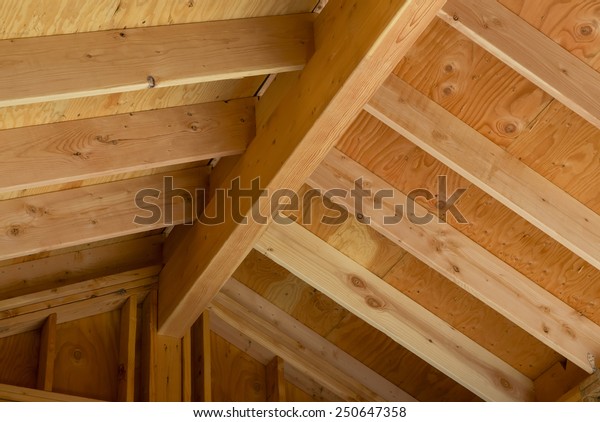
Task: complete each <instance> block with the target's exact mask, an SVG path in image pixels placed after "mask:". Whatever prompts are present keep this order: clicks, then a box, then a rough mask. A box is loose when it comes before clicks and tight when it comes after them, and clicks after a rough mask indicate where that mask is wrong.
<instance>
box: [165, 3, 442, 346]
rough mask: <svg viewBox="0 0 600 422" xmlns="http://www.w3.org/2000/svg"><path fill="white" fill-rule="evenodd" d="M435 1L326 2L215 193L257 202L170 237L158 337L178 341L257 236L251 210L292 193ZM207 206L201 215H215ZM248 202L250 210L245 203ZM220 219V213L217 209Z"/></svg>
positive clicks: (421, 26)
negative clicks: (237, 191) (323, 28)
mask: <svg viewBox="0 0 600 422" xmlns="http://www.w3.org/2000/svg"><path fill="white" fill-rule="evenodd" d="M443 3H444V0H435V1H431V0H429V1H425V0H391V1H389V2H386V3H385V4H382V3H381V2H380V1H377V0H354V1H341V0H335V1H334V0H332V1H330V2H329V4H328V6H327V7H326V8H325V10H324V11H323V12H322V13H321V14H320V15H319V16H318V18H317V20H319V21H321V20H322V22H324V24H327V25H328V32H327V34H324V37H323V39H322V40H321V41H320V45H319V46H318V48H317V49H316V51H315V54H314V55H313V56H312V58H311V59H310V60H309V62H308V63H307V65H306V67H305V69H304V71H303V72H302V74H301V75H300V76H299V79H298V81H297V83H296V84H295V85H294V86H293V87H292V88H291V89H290V90H289V91H288V93H287V94H286V95H285V97H284V100H283V101H282V102H281V103H280V104H279V105H278V106H277V107H276V108H275V110H274V112H273V114H272V115H271V117H270V118H269V119H268V120H267V122H266V123H265V124H264V125H263V126H262V127H261V128H260V130H258V133H257V136H256V138H255V139H254V140H253V141H252V143H251V144H250V146H249V147H248V149H247V150H246V152H245V153H244V154H243V155H242V156H241V158H240V160H239V161H238V162H237V163H236V164H235V166H233V168H232V170H231V171H230V172H229V176H227V177H226V178H225V180H224V181H223V183H222V184H221V187H223V188H227V187H228V186H230V183H231V182H232V181H233V180H234V179H238V180H239V181H240V185H241V186H242V187H250V185H251V181H252V180H255V179H258V180H259V181H260V185H261V186H260V187H261V189H264V190H265V191H266V192H267V197H266V198H265V199H266V200H265V201H260V203H259V201H258V198H255V199H254V200H253V201H252V202H253V203H252V204H249V203H245V204H241V208H240V214H241V215H242V216H246V217H248V224H245V225H240V224H238V223H236V221H234V217H233V216H232V215H231V214H232V213H231V212H230V206H226V207H225V210H224V211H225V222H224V223H223V224H220V225H202V224H196V225H194V226H193V227H186V228H185V230H186V233H185V234H184V235H181V236H176V238H177V239H179V240H180V242H179V243H180V244H179V245H177V246H175V248H173V250H174V252H173V253H172V254H171V256H170V258H169V259H168V260H167V262H166V265H165V268H164V270H163V271H162V273H161V276H160V281H159V284H160V287H159V301H158V306H159V331H160V332H161V333H163V334H168V335H172V336H181V335H183V333H184V332H185V330H187V329H188V328H189V327H190V326H191V325H192V324H193V323H194V321H195V320H196V319H197V318H198V317H199V316H200V314H201V313H202V311H203V310H204V309H205V308H206V306H207V304H208V303H209V302H210V301H211V300H212V298H213V297H214V296H215V295H216V293H217V292H218V291H219V289H220V288H221V286H222V285H223V284H224V283H225V282H226V281H227V279H228V278H229V277H230V276H231V274H232V273H233V271H234V269H235V268H236V267H237V265H239V264H240V262H241V261H242V260H243V259H244V257H245V256H246V254H247V253H248V252H249V251H250V250H251V249H252V246H253V244H254V242H255V241H256V240H257V239H258V237H259V236H260V235H261V233H262V232H263V231H264V229H265V228H266V225H265V224H260V223H259V222H257V221H255V219H253V218H252V212H253V209H254V210H256V209H258V210H260V213H261V215H270V214H271V209H270V208H271V207H270V201H269V199H270V197H271V195H273V192H275V191H276V190H277V189H280V188H286V189H291V190H298V189H299V188H300V187H301V185H302V183H303V182H304V179H306V177H308V176H309V175H310V173H312V171H313V170H314V169H315V168H316V166H317V165H318V164H319V162H320V161H321V160H322V159H323V158H324V157H325V154H326V153H327V151H328V150H329V149H330V148H331V147H332V146H333V145H334V143H335V142H336V141H337V139H338V137H339V135H340V134H341V133H343V132H344V130H346V128H347V127H348V126H349V125H350V124H351V122H352V121H353V119H354V118H355V117H356V116H357V115H358V113H359V112H360V111H361V109H362V107H363V106H364V105H365V104H366V102H367V101H368V100H369V98H370V97H371V95H372V94H373V93H374V92H375V90H376V89H377V88H378V87H379V86H380V85H381V83H382V82H383V81H384V80H385V78H386V77H387V76H388V75H389V74H390V72H391V71H392V70H393V68H394V66H396V65H397V63H398V61H399V60H400V59H401V58H402V57H403V56H404V54H405V53H406V51H407V50H408V49H409V48H410V47H411V46H412V44H413V43H414V41H415V40H416V39H417V38H418V36H419V35H420V34H421V33H422V31H423V30H425V28H426V27H427V25H428V24H429V22H431V20H432V19H433V18H434V17H435V14H436V12H437V11H438V9H439V8H440V7H441V5H442V4H443ZM218 202H219V201H218V200H214V199H213V200H211V201H210V202H209V203H208V205H207V207H206V210H207V215H211V216H214V215H216V214H217V210H218V209H219V206H220V205H222V204H218ZM248 202H250V201H248ZM221 213H223V209H222V208H221Z"/></svg>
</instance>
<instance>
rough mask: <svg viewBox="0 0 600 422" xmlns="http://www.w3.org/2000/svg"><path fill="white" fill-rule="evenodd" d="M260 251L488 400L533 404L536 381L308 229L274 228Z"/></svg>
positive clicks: (292, 225) (291, 225) (258, 245)
mask: <svg viewBox="0 0 600 422" xmlns="http://www.w3.org/2000/svg"><path fill="white" fill-rule="evenodd" d="M255 249H256V250H258V251H259V252H261V253H263V254H265V255H266V256H268V257H269V258H271V259H272V260H274V261H275V262H277V263H278V264H279V265H281V266H283V267H284V268H286V269H287V270H289V271H290V272H292V273H293V274H294V275H296V276H297V277H299V278H301V279H302V280H304V281H305V282H306V283H308V284H310V285H311V286H312V287H314V288H315V289H318V290H319V291H321V292H322V293H324V294H325V295H327V296H329V297H330V298H331V299H332V300H334V301H336V302H337V303H339V304H340V305H341V306H343V307H344V308H346V309H348V310H349V311H350V312H352V313H354V314H355V315H356V316H358V317H359V318H361V319H363V320H364V321H365V322H367V323H368V324H370V325H372V326H373V327H375V328H377V329H378V330H380V331H382V332H383V333H385V334H387V335H388V336H389V337H390V338H392V339H393V340H394V341H396V342H397V343H399V344H401V345H402V346H403V347H406V348H407V349H408V350H410V351H411V352H413V353H415V354H416V355H417V356H419V357H420V358H422V359H423V360H425V361H426V362H428V363H429V364H431V365H433V366H434V367H436V368H437V369H439V370H440V371H442V372H443V373H445V374H446V375H448V376H449V377H451V378H453V379H454V380H455V381H456V382H458V383H460V384H462V385H463V386H465V387H466V388H468V389H469V390H471V391H472V392H473V393H475V394H477V395H478V396H480V397H481V398H482V399H484V400H490V401H529V400H533V398H534V392H533V382H532V381H531V380H530V379H529V378H527V377H525V376H524V375H523V374H521V373H520V372H519V371H517V370H516V369H514V368H512V367H511V366H510V365H508V364H507V363H506V362H504V361H503V360H501V359H500V358H498V357H497V356H496V355H494V354H493V353H491V352H489V351H488V350H486V349H484V348H483V347H482V346H480V345H479V344H477V343H476V342H474V341H473V340H471V339H470V338H468V337H467V336H465V335H464V334H462V333H461V332H459V331H457V330H455V329H454V328H453V327H452V326H450V325H449V324H448V323H447V322H445V321H444V320H442V319H440V318H439V317H437V316H436V315H434V314H433V313H431V312H429V311H428V310H427V309H425V308H423V307H422V306H420V305H419V304H417V303H416V302H414V301H413V300H412V299H410V298H408V297H407V296H405V295H404V294H403V293H401V292H400V291H399V290H397V289H395V288H394V287H393V286H391V285H390V284H388V283H387V282H385V281H384V280H382V279H380V278H379V277H377V276H376V275H374V274H373V273H371V272H370V271H368V270H367V269H365V268H364V267H362V266H361V265H359V264H358V263H356V262H355V261H353V260H352V259H350V258H348V257H347V256H346V255H344V254H342V253H341V252H340V251H338V250H336V249H335V248H333V247H332V246H330V245H329V244H327V243H326V242H325V241H323V240H321V239H320V238H319V237H317V236H316V235H314V234H312V233H311V232H309V231H308V230H306V229H304V228H303V227H302V226H300V225H298V224H296V223H293V224H272V225H270V226H269V229H268V230H267V231H266V232H265V234H264V235H263V236H262V237H261V238H260V240H259V241H258V242H257V243H256V246H255Z"/></svg>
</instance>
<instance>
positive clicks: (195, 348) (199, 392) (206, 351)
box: [192, 311, 212, 402]
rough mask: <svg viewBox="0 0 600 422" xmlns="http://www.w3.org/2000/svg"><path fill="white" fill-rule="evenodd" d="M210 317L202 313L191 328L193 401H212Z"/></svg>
mask: <svg viewBox="0 0 600 422" xmlns="http://www.w3.org/2000/svg"><path fill="white" fill-rule="evenodd" d="M210 327H211V316H210V314H209V312H208V311H204V312H203V313H202V315H201V316H200V318H199V319H198V321H196V323H195V324H194V325H193V326H192V374H193V376H192V382H193V384H192V392H193V395H192V397H193V400H194V401H202V402H210V401H212V384H211V380H212V375H211V346H210Z"/></svg>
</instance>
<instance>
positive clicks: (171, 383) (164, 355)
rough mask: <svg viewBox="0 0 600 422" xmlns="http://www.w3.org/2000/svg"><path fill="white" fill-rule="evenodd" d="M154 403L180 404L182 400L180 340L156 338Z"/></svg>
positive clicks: (165, 337) (158, 336) (164, 337)
mask: <svg viewBox="0 0 600 422" xmlns="http://www.w3.org/2000/svg"><path fill="white" fill-rule="evenodd" d="M155 351H156V401H160V402H180V401H181V399H182V393H183V390H182V387H183V378H182V354H181V352H182V351H181V339H180V338H176V337H168V336H161V335H157V336H156V346H155Z"/></svg>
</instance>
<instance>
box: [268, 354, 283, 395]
mask: <svg viewBox="0 0 600 422" xmlns="http://www.w3.org/2000/svg"><path fill="white" fill-rule="evenodd" d="M283 366H284V363H283V359H282V358H280V357H279V356H275V357H274V358H273V359H272V360H271V361H270V362H269V363H268V364H267V367H266V371H267V377H266V378H267V379H266V381H267V401H270V402H276V401H286V398H285V378H284V373H283Z"/></svg>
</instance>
